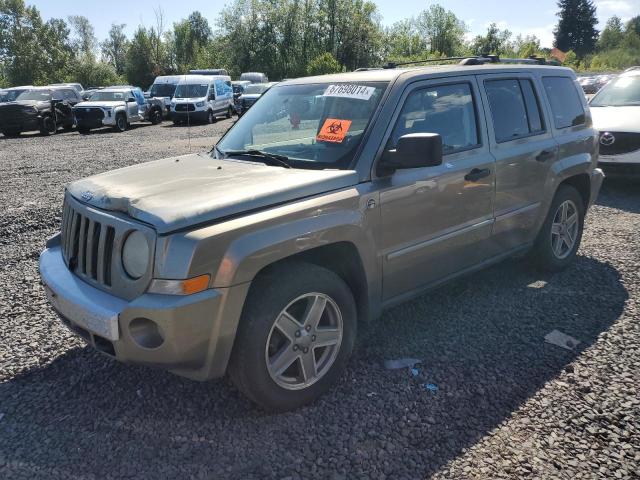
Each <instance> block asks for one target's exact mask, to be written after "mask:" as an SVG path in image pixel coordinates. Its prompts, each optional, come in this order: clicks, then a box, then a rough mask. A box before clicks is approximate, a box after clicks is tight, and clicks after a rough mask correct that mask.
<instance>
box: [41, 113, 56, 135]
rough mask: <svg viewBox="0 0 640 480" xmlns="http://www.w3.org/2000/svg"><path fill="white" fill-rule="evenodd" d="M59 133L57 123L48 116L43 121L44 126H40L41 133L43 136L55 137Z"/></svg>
mask: <svg viewBox="0 0 640 480" xmlns="http://www.w3.org/2000/svg"><path fill="white" fill-rule="evenodd" d="M57 131H58V126H57V125H56V121H55V120H54V119H53V117H51V116H50V115H47V116H46V117H44V118H43V119H42V125H41V126H40V133H41V134H42V135H54V134H55V133H56V132H57Z"/></svg>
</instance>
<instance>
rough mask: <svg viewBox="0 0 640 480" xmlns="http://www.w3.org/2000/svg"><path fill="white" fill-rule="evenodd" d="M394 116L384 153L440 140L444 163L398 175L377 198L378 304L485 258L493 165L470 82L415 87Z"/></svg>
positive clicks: (384, 182)
mask: <svg viewBox="0 0 640 480" xmlns="http://www.w3.org/2000/svg"><path fill="white" fill-rule="evenodd" d="M400 105H401V106H400V108H399V109H398V111H396V113H395V114H394V118H393V119H392V123H391V125H390V129H391V131H390V133H389V134H388V137H387V139H385V142H386V146H385V148H384V150H389V149H393V148H395V147H396V145H397V142H398V139H399V138H400V137H401V136H403V135H406V134H411V133H438V134H440V135H441V136H442V142H443V153H444V158H443V163H442V164H441V165H437V166H433V167H423V168H412V169H406V170H397V171H396V172H395V173H393V174H392V175H389V176H385V177H380V178H377V179H376V180H375V183H376V188H377V189H378V190H379V191H380V205H381V221H382V228H381V232H380V236H379V244H380V247H381V253H382V256H383V298H384V300H385V301H389V300H391V299H393V298H396V297H399V296H401V295H402V294H405V293H408V292H411V291H412V290H416V289H420V288H423V287H426V286H428V285H430V284H433V283H435V282H438V281H440V280H443V279H445V278H446V277H448V276H450V275H453V274H455V273H457V272H460V271H462V270H464V269H466V268H469V267H471V266H473V265H476V264H478V263H480V262H481V261H482V260H484V259H486V258H487V257H488V256H490V254H491V253H490V252H489V251H488V249H487V246H488V244H489V243H490V237H491V226H492V224H493V196H494V160H493V157H492V156H491V154H490V152H489V147H488V144H487V142H486V127H485V123H484V118H483V116H482V114H481V113H480V108H481V104H480V99H479V96H478V90H477V83H476V79H475V77H473V76H467V77H452V78H446V79H441V80H431V81H423V82H416V83H414V84H412V85H411V86H410V87H409V88H408V89H407V92H405V94H404V95H403V98H402V100H401V103H400Z"/></svg>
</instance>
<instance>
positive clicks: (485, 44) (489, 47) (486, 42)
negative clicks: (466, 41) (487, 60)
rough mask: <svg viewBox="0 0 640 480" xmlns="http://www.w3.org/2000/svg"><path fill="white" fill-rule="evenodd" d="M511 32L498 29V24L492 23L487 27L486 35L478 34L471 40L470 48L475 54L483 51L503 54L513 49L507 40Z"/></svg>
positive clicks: (480, 53)
mask: <svg viewBox="0 0 640 480" xmlns="http://www.w3.org/2000/svg"><path fill="white" fill-rule="evenodd" d="M510 38H511V32H510V31H509V30H506V29H505V30H500V29H499V28H498V25H496V24H495V23H492V24H491V25H489V27H488V28H487V34H486V35H478V36H476V37H475V38H474V39H473V41H472V42H471V50H472V51H473V53H475V54H476V55H482V54H485V53H489V54H493V55H504V54H506V53H509V52H512V51H513V45H511V43H510V42H509V40H510Z"/></svg>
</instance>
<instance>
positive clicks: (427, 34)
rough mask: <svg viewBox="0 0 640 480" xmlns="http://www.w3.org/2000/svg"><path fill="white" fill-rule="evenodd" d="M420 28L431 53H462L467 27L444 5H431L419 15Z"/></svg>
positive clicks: (451, 54)
mask: <svg viewBox="0 0 640 480" xmlns="http://www.w3.org/2000/svg"><path fill="white" fill-rule="evenodd" d="M418 18H419V20H418V23H419V26H420V30H421V32H422V34H423V36H424V38H425V39H426V41H427V44H428V45H429V52H430V53H440V54H443V55H446V56H453V55H456V54H457V53H460V50H461V47H462V45H463V43H464V34H465V33H466V31H467V27H466V26H465V24H464V22H463V21H461V20H460V19H458V17H456V15H455V14H454V13H453V12H452V11H450V10H445V9H444V8H443V7H442V6H440V5H438V4H436V5H431V7H429V9H428V10H426V11H424V12H422V13H421V14H420V16H419V17H418Z"/></svg>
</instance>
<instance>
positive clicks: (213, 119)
mask: <svg viewBox="0 0 640 480" xmlns="http://www.w3.org/2000/svg"><path fill="white" fill-rule="evenodd" d="M207 123H216V116H215V115H214V114H213V111H212V110H209V113H208V114H207Z"/></svg>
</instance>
